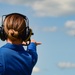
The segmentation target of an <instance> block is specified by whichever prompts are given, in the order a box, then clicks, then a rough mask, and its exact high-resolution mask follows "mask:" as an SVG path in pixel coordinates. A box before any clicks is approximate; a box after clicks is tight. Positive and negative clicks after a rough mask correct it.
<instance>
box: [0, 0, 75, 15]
mask: <svg viewBox="0 0 75 75" xmlns="http://www.w3.org/2000/svg"><path fill="white" fill-rule="evenodd" d="M0 2H6V3H10V4H15V5H17V4H20V5H26V6H29V7H31V8H32V9H33V10H34V11H35V14H36V15H38V16H61V15H70V14H74V13H75V0H13V1H11V0H0Z"/></svg>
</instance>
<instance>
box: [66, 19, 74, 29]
mask: <svg viewBox="0 0 75 75" xmlns="http://www.w3.org/2000/svg"><path fill="white" fill-rule="evenodd" d="M65 27H66V28H73V29H75V21H74V20H71V21H67V22H66V23H65Z"/></svg>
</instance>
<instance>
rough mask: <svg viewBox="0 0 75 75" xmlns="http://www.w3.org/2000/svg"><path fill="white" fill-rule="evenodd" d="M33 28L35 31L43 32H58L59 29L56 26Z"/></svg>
mask: <svg viewBox="0 0 75 75" xmlns="http://www.w3.org/2000/svg"><path fill="white" fill-rule="evenodd" d="M32 28H33V30H35V31H42V32H56V31H57V29H58V28H57V27H56V26H46V27H41V26H39V27H38V26H33V27H32Z"/></svg>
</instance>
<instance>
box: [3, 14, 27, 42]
mask: <svg viewBox="0 0 75 75" xmlns="http://www.w3.org/2000/svg"><path fill="white" fill-rule="evenodd" d="M25 28H26V22H25V19H24V18H23V17H22V16H21V15H18V14H13V15H9V16H7V17H6V18H5V20H4V31H5V33H6V35H7V38H9V39H11V40H12V41H15V40H16V39H21V38H20V37H19V35H21V34H23V31H24V30H25Z"/></svg>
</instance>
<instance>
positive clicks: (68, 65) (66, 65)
mask: <svg viewBox="0 0 75 75" xmlns="http://www.w3.org/2000/svg"><path fill="white" fill-rule="evenodd" d="M57 65H58V67H60V68H75V63H71V62H59V63H58V64H57Z"/></svg>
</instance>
